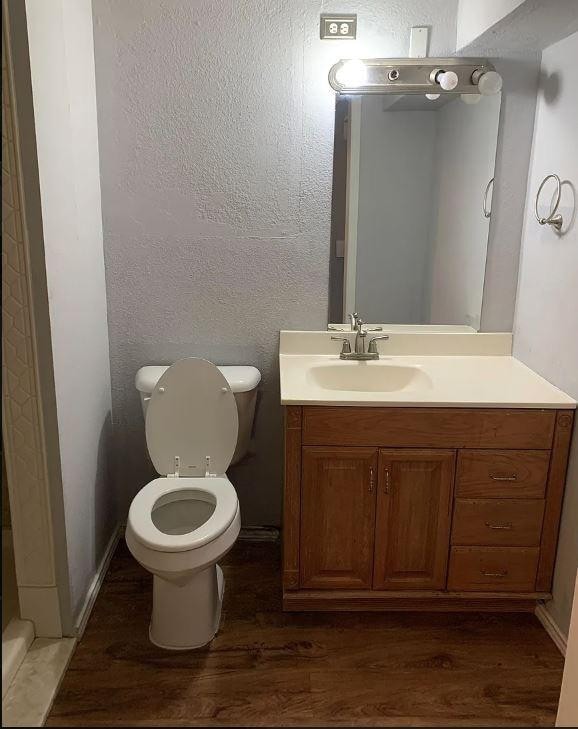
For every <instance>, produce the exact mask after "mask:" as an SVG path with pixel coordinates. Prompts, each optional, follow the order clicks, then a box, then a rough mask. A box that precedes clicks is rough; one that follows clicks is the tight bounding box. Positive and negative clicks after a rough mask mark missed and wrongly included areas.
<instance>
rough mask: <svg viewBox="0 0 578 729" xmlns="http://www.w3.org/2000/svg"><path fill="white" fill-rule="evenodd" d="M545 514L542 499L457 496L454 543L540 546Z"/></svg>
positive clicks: (453, 531) (453, 533)
mask: <svg viewBox="0 0 578 729" xmlns="http://www.w3.org/2000/svg"><path fill="white" fill-rule="evenodd" d="M543 515H544V502H543V501H542V500H539V499H505V500H500V499H457V500H456V503H455V507H454V519H453V526H452V544H460V545H483V546H496V547H537V546H538V545H539V544H540V535H541V532H542V517H543Z"/></svg>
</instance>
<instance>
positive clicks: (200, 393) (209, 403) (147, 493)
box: [128, 357, 239, 552]
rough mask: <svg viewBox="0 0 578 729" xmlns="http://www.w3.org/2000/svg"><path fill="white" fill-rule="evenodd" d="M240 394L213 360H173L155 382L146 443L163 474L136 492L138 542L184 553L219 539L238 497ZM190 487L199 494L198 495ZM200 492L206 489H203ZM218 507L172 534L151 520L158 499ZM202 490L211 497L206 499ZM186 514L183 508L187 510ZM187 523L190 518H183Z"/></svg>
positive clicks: (131, 523) (133, 522)
mask: <svg viewBox="0 0 578 729" xmlns="http://www.w3.org/2000/svg"><path fill="white" fill-rule="evenodd" d="M238 429H239V425H238V415H237V406H236V404H235V397H234V395H233V393H232V392H231V388H230V386H229V384H228V382H227V380H226V379H225V377H224V375H223V374H222V373H221V372H220V371H219V370H218V369H217V367H216V366H215V365H214V364H213V363H212V362H208V361H207V360H204V359H198V358H196V357H189V358H187V359H182V360H179V361H178V362H175V364H173V365H171V366H170V367H169V368H168V369H167V370H166V372H165V373H164V374H163V375H162V376H161V378H160V379H159V381H158V382H157V384H156V386H155V388H154V390H153V392H152V394H151V399H150V402H149V406H148V409H147V414H146V440H147V446H148V450H149V454H150V457H151V460H152V462H153V464H154V466H155V468H156V470H157V472H158V473H159V474H161V475H162V476H164V478H163V477H161V478H156V479H154V481H151V482H150V483H148V484H147V485H146V486H145V487H144V488H143V489H141V490H140V491H139V492H138V494H137V495H136V496H135V497H134V499H133V501H132V504H131V506H130V510H129V515H128V527H129V528H130V530H131V531H132V533H133V535H134V537H135V539H136V540H137V541H138V542H140V543H141V544H142V545H144V546H146V547H148V548H150V549H152V550H154V551H156V552H186V551H188V550H192V549H197V548H198V547H202V546H203V545H205V544H208V543H209V542H212V541H214V540H215V539H217V538H218V537H219V536H221V534H223V532H225V531H226V529H227V528H228V527H229V526H230V525H231V524H232V522H233V521H234V519H235V517H236V515H237V513H238V510H239V501H238V499H237V493H236V491H235V489H234V488H233V484H232V483H231V482H230V481H229V479H228V478H227V477H226V476H225V475H224V474H225V471H226V470H227V468H228V466H229V464H230V463H231V460H232V458H233V454H234V452H235V447H236V444H237V434H238ZM187 491H192V492H197V498H195V496H194V494H193V493H191V495H190V496H187V495H186V492H187ZM199 492H200V494H199ZM171 493H174V494H175V498H174V499H172V500H171V499H168V500H167V501H166V502H165V503H164V504H163V506H166V505H167V504H168V503H171V502H173V501H189V500H193V501H199V502H203V501H204V502H209V503H211V504H213V502H214V511H213V512H212V513H211V515H210V516H209V517H208V519H207V520H206V521H204V522H203V523H201V524H200V525H199V526H198V527H195V526H194V525H191V530H190V531H187V532H185V533H179V534H175V533H173V534H169V533H166V532H164V531H162V530H161V529H159V528H158V527H157V526H156V525H155V523H154V519H153V513H154V511H155V506H157V508H160V507H161V505H160V504H158V502H159V500H160V499H162V498H163V497H167V496H168V495H169V494H171ZM201 494H204V495H205V496H206V497H208V498H202V496H201ZM183 513H184V510H183ZM184 521H185V522H186V518H185V519H184Z"/></svg>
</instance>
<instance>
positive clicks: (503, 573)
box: [480, 570, 508, 577]
mask: <svg viewBox="0 0 578 729" xmlns="http://www.w3.org/2000/svg"><path fill="white" fill-rule="evenodd" d="M480 572H481V573H482V574H483V576H484V577H506V575H507V574H508V570H502V571H501V572H484V570H480Z"/></svg>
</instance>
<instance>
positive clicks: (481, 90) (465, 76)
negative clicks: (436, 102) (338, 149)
mask: <svg viewBox="0 0 578 729" xmlns="http://www.w3.org/2000/svg"><path fill="white" fill-rule="evenodd" d="M329 83H330V84H331V86H332V88H334V89H335V91H337V93H339V94H444V93H450V94H483V95H488V94H495V93H498V92H499V91H500V90H501V88H502V77H501V76H500V74H499V73H497V72H496V70H495V68H494V66H493V65H492V64H491V63H490V62H489V61H488V60H487V59H485V58H457V57H456V58H419V59H417V58H366V59H344V60H341V61H338V62H337V63H336V64H335V65H334V66H332V67H331V70H330V71H329Z"/></svg>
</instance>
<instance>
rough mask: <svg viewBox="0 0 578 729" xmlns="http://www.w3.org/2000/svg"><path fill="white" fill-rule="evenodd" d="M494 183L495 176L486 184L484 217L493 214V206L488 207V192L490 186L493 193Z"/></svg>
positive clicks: (483, 204)
mask: <svg viewBox="0 0 578 729" xmlns="http://www.w3.org/2000/svg"><path fill="white" fill-rule="evenodd" d="M493 184H494V178H493V177H492V179H491V180H490V181H489V182H488V184H487V185H486V189H485V192H484V202H483V203H482V210H483V211H484V218H489V217H490V215H491V214H492V210H491V208H488V193H489V192H490V188H492V194H493Z"/></svg>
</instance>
